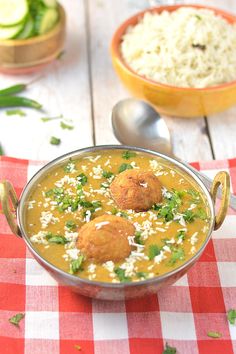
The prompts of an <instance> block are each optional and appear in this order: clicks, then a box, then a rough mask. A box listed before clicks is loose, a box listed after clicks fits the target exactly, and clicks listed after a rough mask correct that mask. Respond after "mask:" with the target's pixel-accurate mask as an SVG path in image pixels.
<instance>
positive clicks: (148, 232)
mask: <svg viewBox="0 0 236 354" xmlns="http://www.w3.org/2000/svg"><path fill="white" fill-rule="evenodd" d="M210 219H211V211H210V208H209V203H208V201H207V198H206V196H205V194H204V193H203V192H202V191H201V189H200V188H199V186H198V184H197V183H196V182H195V181H194V179H193V178H191V177H190V176H189V175H188V174H187V173H186V172H184V171H183V170H181V169H180V168H178V167H176V166H174V165H173V164H171V163H169V162H168V161H166V160H165V159H164V158H161V157H160V156H155V155H151V154H148V153H145V152H144V151H133V150H122V149H113V150H97V151H96V150H95V151H91V152H89V153H88V152H85V153H84V154H81V155H79V156H77V157H74V158H73V157H72V158H70V159H69V160H68V161H67V162H62V163H60V164H57V165H56V166H55V167H53V168H52V169H51V170H50V171H49V172H48V173H47V174H46V175H45V174H44V175H43V176H42V178H41V179H39V180H38V181H37V184H36V185H35V186H34V188H32V190H31V192H30V194H29V195H28V197H27V200H26V207H25V212H24V229H25V231H26V234H27V236H28V238H29V239H30V242H31V244H32V247H33V248H34V249H35V250H36V251H37V252H38V253H39V254H40V255H41V256H42V257H43V258H44V259H45V260H47V261H48V262H49V263H51V264H53V265H54V266H56V267H57V268H59V269H61V270H63V271H65V272H68V273H70V274H73V275H76V276H78V277H80V278H85V279H89V280H92V281H99V282H106V283H120V282H125V283H128V282H139V281H142V280H146V279H151V278H154V277H158V276H161V275H163V274H165V273H168V272H171V271H172V270H174V269H176V268H178V267H180V266H181V265H183V263H186V262H187V261H188V260H190V259H191V258H192V257H194V256H195V255H196V254H197V252H198V251H199V249H200V248H201V247H202V246H203V244H204V243H205V241H206V238H207V237H208V234H209V231H210V230H209V228H210V225H211V222H210Z"/></svg>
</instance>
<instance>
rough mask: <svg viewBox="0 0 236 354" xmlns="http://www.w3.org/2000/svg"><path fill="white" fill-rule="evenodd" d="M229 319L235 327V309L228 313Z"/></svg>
mask: <svg viewBox="0 0 236 354" xmlns="http://www.w3.org/2000/svg"><path fill="white" fill-rule="evenodd" d="M227 318H228V321H229V323H230V324H232V325H234V324H235V321H236V310H235V309H230V310H229V311H228V312H227Z"/></svg>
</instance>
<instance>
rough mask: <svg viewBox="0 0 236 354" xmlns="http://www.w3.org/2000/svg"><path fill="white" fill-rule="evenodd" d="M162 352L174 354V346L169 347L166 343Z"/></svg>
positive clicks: (163, 353)
mask: <svg viewBox="0 0 236 354" xmlns="http://www.w3.org/2000/svg"><path fill="white" fill-rule="evenodd" d="M162 354H176V348H175V347H171V346H169V345H168V343H166V346H165V349H164V351H163V352H162Z"/></svg>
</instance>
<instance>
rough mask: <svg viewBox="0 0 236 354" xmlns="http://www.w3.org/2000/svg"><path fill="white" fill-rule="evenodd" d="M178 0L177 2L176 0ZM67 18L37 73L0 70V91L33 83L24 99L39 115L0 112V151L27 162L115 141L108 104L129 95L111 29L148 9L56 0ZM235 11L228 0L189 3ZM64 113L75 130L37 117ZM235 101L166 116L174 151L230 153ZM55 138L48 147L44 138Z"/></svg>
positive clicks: (205, 156)
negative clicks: (60, 50)
mask: <svg viewBox="0 0 236 354" xmlns="http://www.w3.org/2000/svg"><path fill="white" fill-rule="evenodd" d="M183 2H184V1H183ZM61 3H62V5H63V6H64V7H65V9H66V12H67V17H68V21H67V22H68V28H67V41H66V47H65V53H64V55H63V56H62V57H61V59H60V60H57V61H55V62H54V63H52V64H51V65H49V66H48V67H47V68H45V69H44V71H42V72H40V73H36V74H32V75H27V76H6V75H0V88H4V87H6V86H8V85H12V84H15V83H18V82H24V83H25V82H30V81H32V80H34V79H35V78H38V79H39V80H38V81H37V82H36V83H34V84H32V85H30V87H29V88H28V90H27V92H26V93H25V96H28V97H30V98H33V99H36V100H38V101H39V102H41V103H42V104H43V106H44V109H45V112H35V111H33V110H30V109H24V111H25V112H26V116H25V117H19V116H7V115H6V112H5V110H1V111H0V143H1V145H2V147H3V148H4V151H5V154H6V155H8V156H14V157H19V158H28V159H34V160H38V159H39V160H50V159H52V158H55V157H57V156H59V155H61V154H64V153H67V152H69V151H72V150H76V149H78V148H82V147H86V146H91V145H100V144H114V143H115V144H117V143H118V142H117V140H116V139H115V137H114V135H113V132H112V128H111V121H110V115H111V110H112V107H113V105H114V104H115V103H116V102H117V101H119V100H120V99H122V98H125V97H128V96H129V93H128V92H127V91H126V89H125V88H124V87H123V86H122V84H121V83H120V81H119V79H118V78H117V76H116V74H115V72H114V70H113V68H112V64H111V58H110V55H109V43H110V41H111V37H112V34H113V32H114V30H115V29H116V27H117V26H118V25H119V24H120V23H121V22H122V21H123V20H125V19H126V18H128V17H129V16H131V15H132V14H134V13H136V12H137V11H140V10H142V9H143V8H145V7H148V1H147V0H146V1H144V0H138V1H137V0H136V1H134V0H122V1H111V0H79V1H75V0H61ZM194 3H201V4H206V5H211V6H215V7H220V8H223V9H226V10H230V11H231V12H236V2H235V1H234V0H202V1H194ZM61 114H62V115H63V116H64V118H65V119H71V120H72V121H73V125H74V126H75V129H73V130H70V131H69V130H63V129H61V127H60V122H59V120H52V121H50V122H46V123H45V122H42V120H41V119H40V118H42V117H47V116H49V117H54V116H58V115H61ZM235 115H236V106H235V107H233V108H231V109H229V110H228V111H226V112H224V113H220V114H216V115H214V116H210V117H199V118H196V119H184V118H176V117H167V116H165V117H164V118H165V120H166V122H167V125H168V127H169V129H170V132H171V137H172V143H173V147H174V153H175V154H176V156H178V157H180V158H182V159H184V160H186V161H196V160H211V159H224V158H230V157H234V156H236V139H235V136H236V134H235V132H236V119H235ZM51 136H56V137H60V138H61V141H62V142H61V145H59V146H53V145H51V144H50V143H49V140H50V137H51Z"/></svg>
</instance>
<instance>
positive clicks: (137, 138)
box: [112, 98, 236, 210]
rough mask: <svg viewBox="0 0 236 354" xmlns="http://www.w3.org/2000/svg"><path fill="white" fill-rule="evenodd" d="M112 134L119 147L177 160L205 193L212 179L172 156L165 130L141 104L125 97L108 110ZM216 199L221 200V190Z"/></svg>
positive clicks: (235, 203) (233, 199) (233, 203)
mask: <svg viewBox="0 0 236 354" xmlns="http://www.w3.org/2000/svg"><path fill="white" fill-rule="evenodd" d="M112 128H113V132H114V134H115V136H116V138H117V140H119V141H120V142H121V143H122V144H125V145H131V146H138V147H143V148H147V149H150V150H155V151H158V152H160V153H163V154H166V155H168V156H171V157H174V158H175V159H176V160H178V161H181V162H182V164H184V165H186V166H187V167H188V168H190V169H191V170H192V171H193V172H194V173H195V174H197V175H198V177H199V178H200V179H201V180H202V181H203V183H204V184H205V185H206V187H207V188H208V190H210V188H211V185H212V180H211V179H210V178H209V177H207V176H206V175H204V174H203V173H200V172H199V171H197V170H196V169H195V168H193V167H192V166H190V165H189V164H187V163H186V162H184V161H182V160H180V159H178V158H176V157H175V156H174V154H173V149H172V144H171V137H170V132H169V129H168V127H167V125H166V123H165V121H164V119H163V118H162V117H161V115H160V114H159V113H158V112H157V111H155V109H154V108H153V107H152V106H150V105H149V104H148V103H146V102H144V101H140V100H137V99H135V98H127V99H123V100H121V101H119V102H118V103H117V104H116V105H115V106H114V107H113V109H112ZM217 196H218V197H219V198H221V197H222V194H221V190H219V191H218V194H217ZM229 205H230V207H231V208H232V209H234V210H236V196H234V195H233V194H231V195H230V204H229Z"/></svg>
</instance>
